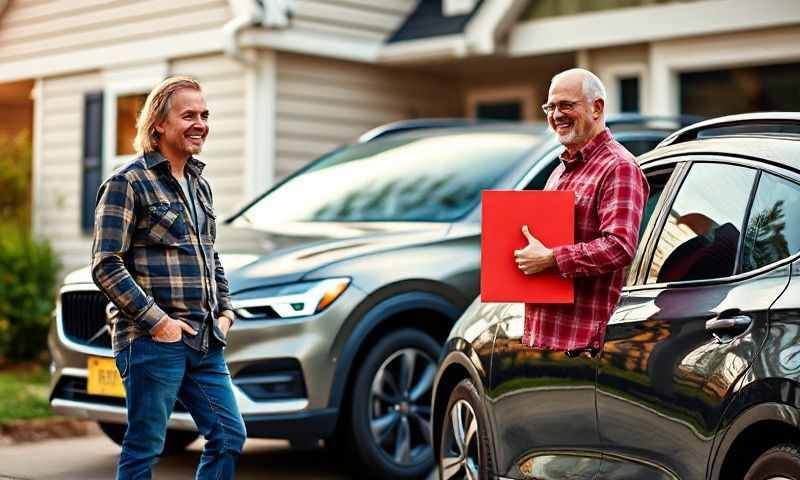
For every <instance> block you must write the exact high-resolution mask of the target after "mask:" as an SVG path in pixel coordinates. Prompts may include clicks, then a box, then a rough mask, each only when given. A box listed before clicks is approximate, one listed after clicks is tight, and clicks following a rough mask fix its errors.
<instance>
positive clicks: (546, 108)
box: [542, 100, 582, 115]
mask: <svg viewBox="0 0 800 480" xmlns="http://www.w3.org/2000/svg"><path fill="white" fill-rule="evenodd" d="M579 103H582V102H581V101H580V100H579V101H577V102H570V101H568V100H562V101H560V102H558V103H545V104H544V105H542V111H543V112H544V114H545V115H550V114H551V113H553V112H555V111H556V108H558V109H559V110H560V111H561V112H562V113H568V112H571V111H573V110H575V105H577V104H579Z"/></svg>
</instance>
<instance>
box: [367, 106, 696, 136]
mask: <svg viewBox="0 0 800 480" xmlns="http://www.w3.org/2000/svg"><path fill="white" fill-rule="evenodd" d="M700 120H702V117H697V116H693V115H675V116H656V115H641V114H638V113H621V114H614V115H609V116H608V118H606V125H607V126H609V127H615V126H619V125H641V126H648V127H654V126H655V127H662V128H670V129H676V128H680V127H685V126H686V125H691V124H693V123H696V122H698V121H700ZM504 124H505V125H517V126H519V125H525V124H526V122H515V121H510V120H494V119H475V118H415V119H411V120H400V121H397V122H392V123H387V124H385V125H381V126H379V127H375V128H373V129H371V130H369V131H367V132H366V133H364V134H362V135H361V136H360V137H358V143H367V142H371V141H372V140H376V139H378V138H384V137H388V136H390V135H396V134H400V133H405V132H410V131H413V130H423V129H433V128H461V127H474V126H479V125H495V126H499V125H504Z"/></svg>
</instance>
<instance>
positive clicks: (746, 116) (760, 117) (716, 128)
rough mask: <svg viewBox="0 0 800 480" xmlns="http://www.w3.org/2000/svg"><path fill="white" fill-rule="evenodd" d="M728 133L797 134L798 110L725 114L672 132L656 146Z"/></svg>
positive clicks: (798, 125)
mask: <svg viewBox="0 0 800 480" xmlns="http://www.w3.org/2000/svg"><path fill="white" fill-rule="evenodd" d="M731 135H770V136H780V137H792V138H800V112H759V113H742V114H738V115H728V116H725V117H718V118H713V119H710V120H705V121H703V122H699V123H695V124H693V125H690V126H688V127H686V128H682V129H680V130H678V131H677V132H674V133H672V134H671V135H669V136H668V137H667V138H665V139H664V140H662V141H661V143H659V144H658V146H657V147H656V148H661V147H666V146H668V145H675V144H678V143H684V142H689V141H692V140H699V139H703V138H717V137H724V136H731Z"/></svg>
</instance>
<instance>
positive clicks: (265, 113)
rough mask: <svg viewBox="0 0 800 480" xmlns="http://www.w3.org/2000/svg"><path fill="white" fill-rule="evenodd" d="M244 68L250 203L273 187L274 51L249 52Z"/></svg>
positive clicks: (247, 176)
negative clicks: (250, 61)
mask: <svg viewBox="0 0 800 480" xmlns="http://www.w3.org/2000/svg"><path fill="white" fill-rule="evenodd" d="M252 54H253V56H254V57H255V61H254V62H253V64H251V65H247V66H246V68H247V70H246V73H245V82H246V100H245V108H246V113H245V115H246V125H247V128H246V131H245V159H246V163H245V167H244V168H245V175H244V181H245V192H244V193H245V194H244V198H246V199H248V200H249V199H252V198H255V196H256V195H258V194H260V193H262V192H264V191H265V190H266V189H267V188H268V187H270V186H271V185H272V182H273V181H274V178H275V129H276V124H275V105H276V103H277V101H276V100H277V99H276V83H277V80H276V77H277V68H278V67H277V58H276V57H277V56H276V54H275V52H274V51H262V52H258V53H256V52H252Z"/></svg>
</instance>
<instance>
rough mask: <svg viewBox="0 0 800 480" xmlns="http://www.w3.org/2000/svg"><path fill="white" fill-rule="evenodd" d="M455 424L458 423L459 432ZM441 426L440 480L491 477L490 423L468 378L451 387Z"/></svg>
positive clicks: (492, 467) (438, 465)
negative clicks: (451, 390)
mask: <svg viewBox="0 0 800 480" xmlns="http://www.w3.org/2000/svg"><path fill="white" fill-rule="evenodd" d="M454 424H458V425H460V428H459V429H458V432H456V431H455V430H456V429H455V428H454ZM442 427H443V428H442V435H441V437H440V438H439V445H438V448H437V462H436V463H437V468H438V471H439V480H451V479H456V478H459V479H460V478H474V479H478V478H490V477H489V475H490V472H492V471H493V470H494V457H493V455H492V449H491V448H490V446H489V436H488V432H489V423H488V421H487V419H486V416H485V413H484V411H483V409H482V408H481V397H480V394H479V393H478V390H477V389H476V388H475V385H473V384H472V381H471V380H469V379H465V380H462V381H461V382H460V383H459V384H458V385H456V388H454V389H453V392H452V393H451V394H450V399H449V400H448V402H447V409H446V410H445V416H444V419H443V420H442ZM470 431H472V433H470ZM467 469H469V470H470V472H469V473H468V472H467V471H466V470H467Z"/></svg>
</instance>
